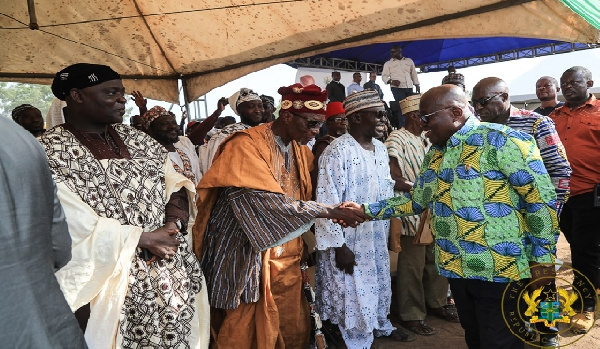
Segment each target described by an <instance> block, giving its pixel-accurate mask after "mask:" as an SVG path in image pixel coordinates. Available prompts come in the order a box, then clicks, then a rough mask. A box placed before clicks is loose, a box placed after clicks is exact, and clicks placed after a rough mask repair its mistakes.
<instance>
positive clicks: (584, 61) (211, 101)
mask: <svg viewBox="0 0 600 349" xmlns="http://www.w3.org/2000/svg"><path fill="white" fill-rule="evenodd" d="M598 62H600V48H596V49H590V50H583V51H574V52H569V53H562V54H556V55H551V56H545V57H535V58H522V59H518V60H514V61H507V62H500V63H492V64H486V65H480V66H475V67H469V68H464V69H457V72H458V73H461V74H463V75H464V76H465V84H466V88H467V92H470V91H471V90H472V88H473V86H475V84H476V83H477V82H478V81H479V80H481V79H483V78H485V77H489V76H496V77H499V78H501V79H503V80H504V81H506V83H507V84H508V87H509V90H510V95H511V96H512V98H511V99H512V100H515V98H517V97H518V96H520V95H528V94H529V95H532V94H535V82H536V81H537V79H538V78H539V77H541V76H544V75H550V76H553V77H554V78H556V79H557V80H559V79H560V76H561V75H562V73H563V72H564V71H565V70H567V69H568V68H570V67H572V66H575V65H581V66H584V67H586V68H588V69H590V70H591V71H592V76H593V77H594V78H595V79H596V80H597V81H598V83H597V84H595V86H600V64H598ZM330 72H331V70H321V69H305V70H299V71H297V70H296V69H294V68H292V67H290V66H287V65H285V64H278V65H274V66H272V67H269V68H267V69H263V70H260V71H257V72H254V73H251V74H248V75H246V76H244V77H241V78H239V79H236V80H234V81H231V82H229V83H226V84H224V85H223V86H221V87H217V88H215V89H213V90H212V91H210V92H209V93H207V94H206V96H205V98H206V101H207V104H208V113H209V114H211V113H212V112H213V111H214V110H215V109H216V107H217V101H218V100H219V98H221V97H226V98H228V97H229V96H231V95H233V94H234V93H235V92H236V91H238V90H239V89H240V88H242V87H247V88H251V89H253V90H254V91H255V92H257V93H258V94H265V95H269V96H272V97H274V98H275V104H278V103H279V100H280V98H279V94H278V93H277V89H278V88H279V87H281V86H288V85H291V84H294V83H296V82H298V81H299V78H300V76H302V75H305V74H306V73H310V74H311V75H313V76H314V77H315V82H316V84H317V85H320V86H321V87H322V88H324V87H325V82H324V78H325V77H327V76H330ZM352 73H353V72H342V79H341V82H342V83H343V84H344V85H345V86H348V85H349V84H350V82H351V81H352ZM446 74H447V72H433V73H420V74H419V75H418V77H419V81H420V83H421V93H424V92H426V91H427V90H428V89H430V88H431V87H434V86H437V85H439V84H440V83H441V81H442V78H443V77H444V76H445V75H446ZM362 75H363V79H362V83H365V82H367V80H368V75H367V72H364V73H363V74H362ZM377 83H378V84H379V85H380V86H381V87H382V89H383V91H384V99H385V100H390V99H392V93H391V92H390V90H389V86H388V85H384V84H383V82H382V80H381V76H378V77H377ZM517 99H518V98H517ZM128 104H129V105H130V106H132V107H134V108H136V107H135V104H134V103H133V102H128ZM157 104H158V105H162V106H164V107H165V108H167V109H168V108H169V107H171V104H170V103H165V102H159V101H152V100H150V101H148V107H149V108H150V107H152V106H154V105H157ZM200 106H201V108H200V117H206V115H205V112H204V105H203V104H202V103H200ZM136 109H137V108H136ZM172 111H173V112H174V113H175V114H176V115H177V118H178V120H179V117H180V115H181V109H180V107H179V106H177V105H175V106H173V109H172ZM191 114H192V119H194V118H195V116H196V112H195V111H194V110H192V112H191ZM227 115H231V116H236V115H235V114H234V113H233V111H232V110H231V109H230V108H229V107H226V109H225V111H224V112H223V114H222V116H227ZM236 118H238V119H239V117H236Z"/></svg>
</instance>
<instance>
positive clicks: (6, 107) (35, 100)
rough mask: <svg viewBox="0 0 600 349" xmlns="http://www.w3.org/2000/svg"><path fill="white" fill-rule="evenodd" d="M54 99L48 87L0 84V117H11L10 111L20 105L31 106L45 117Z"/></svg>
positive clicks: (11, 83) (9, 83) (10, 83)
mask: <svg viewBox="0 0 600 349" xmlns="http://www.w3.org/2000/svg"><path fill="white" fill-rule="evenodd" d="M53 99H54V95H53V94H52V90H51V89H50V86H47V85H34V84H19V83H14V82H0V115H4V116H7V117H11V112H12V110H13V109H14V108H15V107H17V106H19V105H21V104H31V105H33V106H34V107H36V108H38V109H39V110H40V111H41V112H42V115H43V116H44V117H45V116H46V114H47V113H48V109H49V108H50V104H51V103H52V100H53Z"/></svg>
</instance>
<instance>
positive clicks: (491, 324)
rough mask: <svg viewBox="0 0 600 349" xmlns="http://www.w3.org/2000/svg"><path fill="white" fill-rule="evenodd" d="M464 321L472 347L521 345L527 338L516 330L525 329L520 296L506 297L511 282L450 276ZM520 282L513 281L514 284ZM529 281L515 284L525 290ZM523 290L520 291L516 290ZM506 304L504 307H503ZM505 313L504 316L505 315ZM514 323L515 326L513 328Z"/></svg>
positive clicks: (490, 348)
mask: <svg viewBox="0 0 600 349" xmlns="http://www.w3.org/2000/svg"><path fill="white" fill-rule="evenodd" d="M448 282H449V283H450V289H451V290H452V294H453V295H454V302H455V303H456V309H457V310H458V315H459V316H460V324H461V326H462V328H464V330H465V341H466V342H467V345H468V346H469V349H495V348H497V349H521V348H523V347H524V345H525V342H524V340H523V339H521V338H519V337H518V336H517V335H515V334H513V332H517V333H519V332H521V331H525V327H524V323H523V322H522V321H520V320H519V319H521V317H520V316H519V315H518V307H517V304H518V302H519V301H520V297H515V298H513V299H511V298H510V297H504V299H503V295H504V291H505V290H506V288H507V287H508V286H509V284H507V283H501V282H487V281H481V280H472V279H455V278H448ZM513 284H516V283H511V285H513ZM526 284H527V282H523V283H522V284H521V285H515V286H516V287H517V288H518V289H519V290H522V289H523V287H524V286H525V285H526ZM514 293H515V294H519V291H515V292H514ZM502 305H504V309H502ZM503 314H504V316H503ZM509 326H511V328H512V330H513V332H511V329H509Z"/></svg>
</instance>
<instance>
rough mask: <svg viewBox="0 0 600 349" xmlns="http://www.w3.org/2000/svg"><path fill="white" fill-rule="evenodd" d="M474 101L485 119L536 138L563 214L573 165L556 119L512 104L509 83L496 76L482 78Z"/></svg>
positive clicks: (474, 106) (474, 90) (478, 111)
mask: <svg viewBox="0 0 600 349" xmlns="http://www.w3.org/2000/svg"><path fill="white" fill-rule="evenodd" d="M472 103H473V108H475V112H476V113H477V115H479V117H480V118H481V121H485V122H493V123H496V124H502V125H506V126H508V127H511V128H514V129H515V130H519V131H521V132H525V133H527V134H529V135H531V136H532V137H533V138H534V139H535V142H536V144H537V146H538V148H539V149H540V155H541V156H542V160H543V161H544V166H545V167H546V170H547V171H548V174H549V175H550V179H551V180H552V184H553V185H554V189H555V191H556V197H557V200H556V208H557V210H556V211H557V214H558V215H560V211H561V209H562V206H563V205H564V203H565V201H566V200H567V198H568V197H569V179H570V178H571V166H570V165H569V161H567V155H566V154H567V153H566V151H565V147H564V146H563V144H562V142H561V141H560V137H559V136H558V133H557V132H556V129H555V128H554V121H552V119H550V118H549V117H547V116H544V115H540V114H537V113H534V112H532V111H530V110H526V109H518V108H516V107H514V106H512V105H511V104H510V97H509V95H508V86H506V83H505V82H504V81H503V80H502V79H499V78H496V77H489V78H485V79H482V80H481V81H479V82H478V83H477V84H476V85H475V87H473V94H472Z"/></svg>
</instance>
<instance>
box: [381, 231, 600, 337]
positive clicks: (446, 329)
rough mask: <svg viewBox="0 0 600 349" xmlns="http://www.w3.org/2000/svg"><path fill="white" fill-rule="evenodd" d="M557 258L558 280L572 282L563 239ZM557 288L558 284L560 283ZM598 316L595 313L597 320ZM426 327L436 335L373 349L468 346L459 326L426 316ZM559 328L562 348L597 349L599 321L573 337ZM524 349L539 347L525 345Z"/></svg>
mask: <svg viewBox="0 0 600 349" xmlns="http://www.w3.org/2000/svg"><path fill="white" fill-rule="evenodd" d="M557 256H558V259H560V260H562V261H563V262H564V267H562V268H561V269H560V270H559V271H558V279H560V278H561V277H564V278H565V279H568V280H572V273H570V272H568V271H566V270H567V269H568V267H569V266H570V264H571V251H570V249H569V244H568V243H567V242H566V240H565V239H564V236H562V234H561V237H560V239H559V241H558V248H557ZM559 285H560V283H559ZM599 315H600V314H598V313H597V314H596V319H598V318H599V317H600V316H599ZM426 321H427V324H428V325H430V326H431V327H434V328H435V329H436V330H437V333H436V334H435V335H433V336H427V337H426V336H417V340H416V341H414V342H409V343H397V342H393V341H389V340H385V339H379V338H378V339H375V342H374V343H373V346H372V348H375V349H388V348H418V349H421V348H444V349H466V348H467V345H466V344H465V342H464V331H463V329H462V328H461V327H460V324H456V323H450V322H447V321H444V320H442V319H438V318H436V317H434V316H428V317H427V319H426ZM560 325H561V326H559V329H560V333H559V340H560V345H561V348H569V349H600V320H596V323H595V324H594V327H593V328H592V330H591V331H590V332H588V333H587V334H585V335H574V334H573V333H571V332H570V331H569V329H568V327H567V325H566V324H560ZM526 348H527V349H534V348H539V347H534V346H526Z"/></svg>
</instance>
